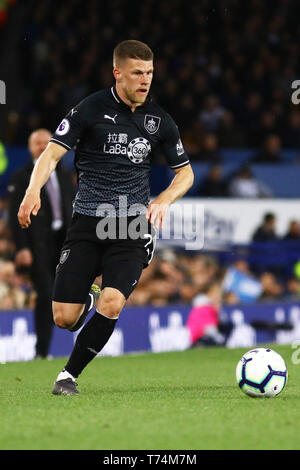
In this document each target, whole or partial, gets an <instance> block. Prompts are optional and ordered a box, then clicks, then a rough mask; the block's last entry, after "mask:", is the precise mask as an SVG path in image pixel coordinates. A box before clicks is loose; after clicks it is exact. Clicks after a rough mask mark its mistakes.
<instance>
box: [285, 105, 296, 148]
mask: <svg viewBox="0 0 300 470" xmlns="http://www.w3.org/2000/svg"><path fill="white" fill-rule="evenodd" d="M282 145H283V146H284V147H285V148H295V149H300V112H299V111H292V112H291V114H290V115H289V117H288V121H287V123H286V124H284V125H283V130H282Z"/></svg>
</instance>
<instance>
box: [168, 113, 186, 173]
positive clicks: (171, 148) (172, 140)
mask: <svg viewBox="0 0 300 470" xmlns="http://www.w3.org/2000/svg"><path fill="white" fill-rule="evenodd" d="M162 131H163V132H162V143H161V147H162V150H163V153H164V155H165V157H166V160H167V163H168V165H169V167H170V168H172V169H174V170H175V169H176V168H181V167H183V166H186V165H188V164H189V163H190V161H189V157H188V155H187V153H186V151H185V150H184V147H183V145H182V142H181V138H180V134H179V130H178V127H177V125H176V124H175V122H174V120H173V119H172V118H171V116H170V115H169V114H166V117H165V118H164V125H163V129H162Z"/></svg>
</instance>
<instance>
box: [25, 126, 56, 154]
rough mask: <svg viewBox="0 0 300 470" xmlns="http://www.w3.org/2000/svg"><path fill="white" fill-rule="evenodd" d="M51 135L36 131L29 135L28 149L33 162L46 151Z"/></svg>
mask: <svg viewBox="0 0 300 470" xmlns="http://www.w3.org/2000/svg"><path fill="white" fill-rule="evenodd" d="M50 137H51V134H50V132H47V131H36V132H33V133H32V134H31V136H30V137H29V141H28V149H29V152H30V153H31V155H32V158H33V159H34V160H37V159H38V158H39V156H40V155H41V154H42V152H43V151H44V150H45V149H46V147H47V145H48V143H49V140H50Z"/></svg>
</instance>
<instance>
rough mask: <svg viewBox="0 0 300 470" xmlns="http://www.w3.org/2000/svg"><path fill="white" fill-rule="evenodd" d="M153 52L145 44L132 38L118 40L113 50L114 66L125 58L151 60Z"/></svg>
mask: <svg viewBox="0 0 300 470" xmlns="http://www.w3.org/2000/svg"><path fill="white" fill-rule="evenodd" d="M153 56H154V54H153V52H152V50H151V49H150V47H149V46H147V44H145V43H144V42H141V41H136V40H134V39H128V40H126V41H122V42H120V43H119V44H118V45H117V46H116V47H115V49H114V52H113V64H114V67H115V66H116V64H117V63H119V62H120V61H123V60H125V59H140V60H146V61H148V60H153Z"/></svg>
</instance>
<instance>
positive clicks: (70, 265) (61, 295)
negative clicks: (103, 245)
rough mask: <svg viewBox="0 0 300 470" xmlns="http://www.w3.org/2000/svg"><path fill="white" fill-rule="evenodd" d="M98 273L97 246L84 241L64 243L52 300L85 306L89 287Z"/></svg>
mask: <svg viewBox="0 0 300 470" xmlns="http://www.w3.org/2000/svg"><path fill="white" fill-rule="evenodd" d="M100 271H101V249H100V247H99V245H97V244H96V243H93V242H90V241H86V240H83V241H82V240H79V241H77V240H76V241H72V242H68V243H66V244H65V245H64V246H63V248H62V251H61V256H60V261H59V264H58V265H57V268H56V275H55V281H54V289H53V298H52V300H53V301H54V302H59V303H67V304H85V303H86V301H87V298H88V294H89V291H90V287H91V285H92V283H93V281H94V279H95V278H96V277H97V276H98V275H99V274H100Z"/></svg>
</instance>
